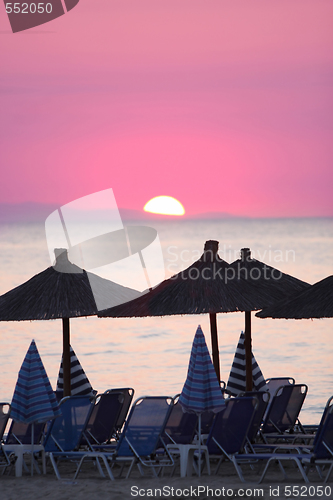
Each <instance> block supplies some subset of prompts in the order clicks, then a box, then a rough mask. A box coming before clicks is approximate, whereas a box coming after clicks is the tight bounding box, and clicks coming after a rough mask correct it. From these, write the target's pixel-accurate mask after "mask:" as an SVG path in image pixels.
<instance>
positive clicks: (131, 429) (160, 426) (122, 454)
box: [74, 396, 174, 480]
mask: <svg viewBox="0 0 333 500" xmlns="http://www.w3.org/2000/svg"><path fill="white" fill-rule="evenodd" d="M172 407H173V398H170V397H164V396H151V397H149V396H146V397H142V398H139V399H137V400H136V401H135V403H134V404H133V406H132V409H131V411H130V414H129V416H128V419H127V421H126V423H125V427H124V430H123V432H122V434H121V436H120V440H119V442H118V445H117V447H116V449H115V451H113V452H112V453H108V452H103V451H102V450H101V451H99V452H97V451H94V452H88V453H86V454H85V455H83V456H82V458H81V460H80V463H79V465H78V467H77V470H76V473H75V476H74V479H75V478H76V477H77V476H78V475H79V473H80V470H81V467H82V465H83V463H84V461H86V460H94V461H96V462H97V464H99V460H101V461H102V462H103V463H104V466H105V469H106V471H107V473H108V476H109V478H110V479H111V480H113V479H114V477H113V474H112V471H111V468H112V467H113V466H114V465H115V464H116V463H121V464H122V467H121V470H120V476H121V474H122V471H123V466H124V464H126V463H129V469H128V472H127V475H126V478H128V477H129V476H130V474H131V471H132V469H133V467H134V465H137V466H138V469H139V471H140V473H141V475H143V474H144V472H143V466H144V467H148V468H151V469H152V471H153V472H154V474H155V475H157V472H156V470H160V468H161V467H165V466H172V465H173V464H174V461H173V459H172V457H171V455H170V453H169V452H168V450H167V447H166V444H165V442H164V439H163V432H164V429H165V426H166V423H167V421H168V419H169V416H170V412H171V410H172ZM160 446H162V447H163V449H164V453H163V454H161V453H156V452H157V449H158V447H160ZM110 465H111V467H110ZM99 470H100V469H99Z"/></svg>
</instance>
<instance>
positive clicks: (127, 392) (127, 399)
mask: <svg viewBox="0 0 333 500" xmlns="http://www.w3.org/2000/svg"><path fill="white" fill-rule="evenodd" d="M112 392H121V393H122V394H123V397H124V401H123V406H122V408H121V411H120V413H119V416H118V420H117V423H116V426H115V431H116V435H115V437H116V438H118V439H119V436H120V433H121V431H122V428H123V426H124V423H125V420H126V417H127V415H128V412H129V409H130V406H131V403H132V400H133V396H134V389H132V387H121V388H118V389H108V390H106V391H105V394H108V393H112Z"/></svg>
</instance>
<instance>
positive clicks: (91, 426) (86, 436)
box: [81, 392, 125, 450]
mask: <svg viewBox="0 0 333 500" xmlns="http://www.w3.org/2000/svg"><path fill="white" fill-rule="evenodd" d="M124 399H125V398H124V395H123V393H122V392H110V393H104V394H99V395H98V396H97V397H96V402H95V406H94V408H93V411H92V413H91V416H90V419H89V422H88V424H87V426H86V428H85V430H84V432H83V436H82V440H81V446H82V445H85V444H87V445H88V446H89V448H90V449H91V450H93V447H94V446H96V445H102V444H103V443H109V442H110V440H111V438H112V437H113V436H114V435H115V434H116V428H117V423H118V421H119V415H120V412H121V410H122V408H123V405H124Z"/></svg>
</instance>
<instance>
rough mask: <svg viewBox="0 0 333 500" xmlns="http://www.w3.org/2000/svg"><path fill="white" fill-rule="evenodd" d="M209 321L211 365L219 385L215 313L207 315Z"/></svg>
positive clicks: (218, 356)
mask: <svg viewBox="0 0 333 500" xmlns="http://www.w3.org/2000/svg"><path fill="white" fill-rule="evenodd" d="M209 320H210V334H211V338H212V354H213V365H214V368H215V372H216V376H217V380H218V381H219V383H220V380H221V377H220V355H219V343H218V338H217V320H216V313H209Z"/></svg>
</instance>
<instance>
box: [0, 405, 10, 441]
mask: <svg viewBox="0 0 333 500" xmlns="http://www.w3.org/2000/svg"><path fill="white" fill-rule="evenodd" d="M9 414H10V404H9V403H0V442H2V441H3V435H4V432H5V430H6V427H7V422H8V419H9Z"/></svg>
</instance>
